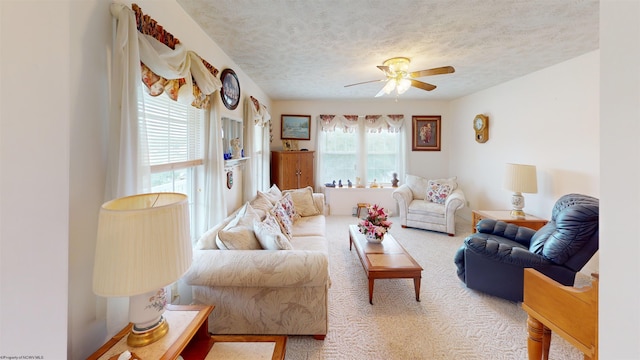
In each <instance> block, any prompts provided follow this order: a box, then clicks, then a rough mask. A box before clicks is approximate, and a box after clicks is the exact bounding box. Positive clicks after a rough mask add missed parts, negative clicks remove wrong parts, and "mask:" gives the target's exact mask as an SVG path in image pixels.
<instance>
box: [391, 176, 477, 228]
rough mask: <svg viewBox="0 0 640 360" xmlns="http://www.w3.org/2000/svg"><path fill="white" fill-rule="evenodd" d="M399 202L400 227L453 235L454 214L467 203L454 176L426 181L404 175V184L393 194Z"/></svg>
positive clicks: (454, 226) (454, 225)
mask: <svg viewBox="0 0 640 360" xmlns="http://www.w3.org/2000/svg"><path fill="white" fill-rule="evenodd" d="M393 198H394V199H395V200H396V201H397V202H398V209H399V211H400V225H401V226H402V227H412V228H418V229H425V230H433V231H439V232H443V233H447V234H449V236H453V235H455V233H456V211H458V210H459V209H462V208H463V207H464V205H465V203H466V200H465V198H464V193H463V192H462V190H461V189H460V188H458V183H457V181H456V178H455V177H452V178H449V179H437V180H428V179H425V178H422V177H419V176H414V175H407V176H406V179H405V183H404V184H402V185H401V186H399V187H398V188H397V189H396V190H395V191H394V192H393Z"/></svg>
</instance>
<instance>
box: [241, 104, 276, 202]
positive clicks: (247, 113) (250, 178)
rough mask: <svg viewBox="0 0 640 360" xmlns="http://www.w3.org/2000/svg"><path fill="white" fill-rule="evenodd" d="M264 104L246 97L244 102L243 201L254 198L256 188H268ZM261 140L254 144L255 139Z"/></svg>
mask: <svg viewBox="0 0 640 360" xmlns="http://www.w3.org/2000/svg"><path fill="white" fill-rule="evenodd" d="M270 120H271V115H270V114H269V112H268V111H267V108H266V106H264V105H263V104H261V103H259V102H258V101H255V102H254V99H253V98H252V97H247V98H246V100H245V104H244V144H243V146H244V153H245V156H248V157H249V160H247V162H246V164H245V168H244V178H245V181H244V182H243V184H244V189H243V198H244V200H243V201H249V200H250V199H252V198H254V197H255V195H256V192H257V191H258V190H261V191H263V190H266V189H268V188H269V186H270V184H269V175H270V174H269V161H270V160H269V121H270ZM258 136H259V137H260V139H261V141H260V142H259V143H258V146H256V143H255V140H256V139H257V137H258Z"/></svg>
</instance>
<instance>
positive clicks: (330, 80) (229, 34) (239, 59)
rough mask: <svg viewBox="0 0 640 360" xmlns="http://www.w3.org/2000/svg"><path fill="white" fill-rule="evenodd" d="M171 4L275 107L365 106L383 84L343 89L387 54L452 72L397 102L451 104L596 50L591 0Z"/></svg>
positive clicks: (203, 0)
mask: <svg viewBox="0 0 640 360" xmlns="http://www.w3.org/2000/svg"><path fill="white" fill-rule="evenodd" d="M177 1H178V3H179V4H180V6H182V7H183V8H184V9H185V11H186V12H187V13H188V14H189V15H190V16H191V17H192V18H193V19H194V20H195V21H196V23H198V24H199V25H200V26H201V27H202V29H203V30H204V31H205V32H206V33H207V34H208V35H209V36H210V37H211V38H212V39H213V40H214V41H215V42H216V43H217V44H218V45H219V46H220V47H221V48H222V49H223V50H224V51H225V53H226V54H227V55H229V57H231V59H233V61H234V62H235V63H237V64H238V66H240V67H241V68H242V70H243V71H244V72H245V73H246V74H247V75H248V76H249V77H251V79H252V80H253V81H255V83H256V84H257V85H258V86H259V87H260V88H261V89H262V90H263V91H264V92H265V93H266V94H267V95H268V96H269V97H271V99H273V100H292V99H357V98H365V99H369V98H373V96H374V95H375V94H376V93H377V92H378V91H379V90H380V89H381V88H382V86H383V85H384V83H377V82H376V83H371V84H365V85H359V86H353V87H348V88H345V87H344V85H347V84H352V83H357V82H362V81H367V80H376V79H383V78H384V76H383V73H382V72H381V71H380V70H379V69H377V68H376V65H381V64H382V62H383V61H384V60H386V59H387V58H390V57H394V56H405V57H408V58H410V59H411V65H410V67H409V70H410V71H416V70H422V69H428V68H433V67H440V66H446V65H451V66H453V67H454V68H455V69H456V72H455V73H453V74H448V75H436V76H429V77H423V78H420V79H419V80H421V81H425V82H428V83H431V84H434V85H436V86H437V88H436V89H435V90H433V91H430V92H427V91H424V90H420V89H416V88H411V89H409V90H408V91H407V92H406V93H405V94H403V95H401V97H402V98H411V99H453V98H457V97H460V96H464V95H468V94H471V93H474V92H476V91H479V90H482V89H486V88H488V87H491V86H494V85H497V84H500V83H503V82H505V81H508V80H511V79H514V78H517V77H520V76H523V75H525V74H528V73H531V72H534V71H537V70H540V69H543V68H545V67H548V66H551V65H554V64H557V63H560V62H563V61H565V60H568V59H571V58H574V57H576V56H579V55H582V54H585V53H587V52H590V51H593V50H596V49H598V48H599V35H598V34H599V27H598V23H599V2H598V1H595V0H528V1H527V0H482V1H473V0H466V1H459V0H458V1H452V0H396V1H386V0H298V1H294V0H269V1H266V0H177ZM212 60H213V61H212V63H213V65H214V66H215V65H216V64H215V59H212ZM241 85H242V84H241ZM388 96H392V95H388Z"/></svg>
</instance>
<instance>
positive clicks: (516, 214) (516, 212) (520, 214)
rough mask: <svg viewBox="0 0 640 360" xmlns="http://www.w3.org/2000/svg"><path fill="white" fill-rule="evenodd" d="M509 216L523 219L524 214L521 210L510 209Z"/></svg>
mask: <svg viewBox="0 0 640 360" xmlns="http://www.w3.org/2000/svg"><path fill="white" fill-rule="evenodd" d="M511 217H514V218H516V219H524V218H525V214H524V211H522V210H511Z"/></svg>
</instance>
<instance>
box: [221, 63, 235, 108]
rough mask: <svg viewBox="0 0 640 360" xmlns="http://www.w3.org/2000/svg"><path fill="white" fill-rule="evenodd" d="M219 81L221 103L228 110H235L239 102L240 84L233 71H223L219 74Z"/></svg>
mask: <svg viewBox="0 0 640 360" xmlns="http://www.w3.org/2000/svg"><path fill="white" fill-rule="evenodd" d="M220 81H221V82H222V89H220V96H221V97H222V103H223V104H224V106H225V107H226V108H227V109H229V110H235V108H237V107H238V103H239V102H240V82H239V81H238V76H237V75H236V73H235V71H233V70H231V69H224V70H222V73H221V74H220Z"/></svg>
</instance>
